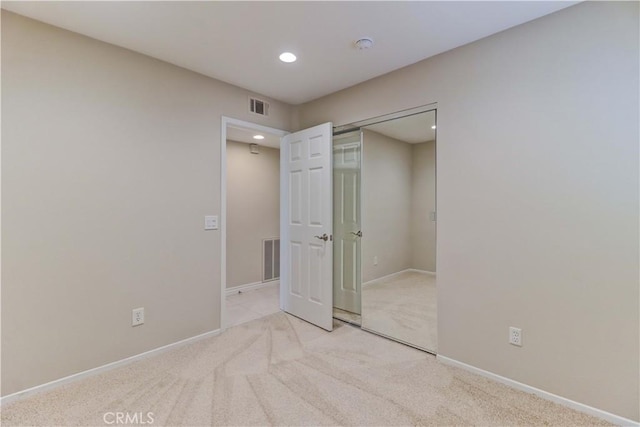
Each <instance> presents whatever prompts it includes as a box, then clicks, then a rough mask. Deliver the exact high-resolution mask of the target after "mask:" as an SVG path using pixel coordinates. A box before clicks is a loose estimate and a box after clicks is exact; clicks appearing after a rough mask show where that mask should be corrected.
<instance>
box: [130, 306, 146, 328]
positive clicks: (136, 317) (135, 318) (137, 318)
mask: <svg viewBox="0 0 640 427" xmlns="http://www.w3.org/2000/svg"><path fill="white" fill-rule="evenodd" d="M143 323H144V307H140V308H134V309H133V311H132V312H131V326H138V325H142V324H143Z"/></svg>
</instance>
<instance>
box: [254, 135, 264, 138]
mask: <svg viewBox="0 0 640 427" xmlns="http://www.w3.org/2000/svg"><path fill="white" fill-rule="evenodd" d="M253 139H264V136H263V135H253Z"/></svg>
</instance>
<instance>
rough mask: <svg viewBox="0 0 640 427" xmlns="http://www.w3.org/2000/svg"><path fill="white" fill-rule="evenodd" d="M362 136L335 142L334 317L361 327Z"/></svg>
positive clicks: (337, 138)
mask: <svg viewBox="0 0 640 427" xmlns="http://www.w3.org/2000/svg"><path fill="white" fill-rule="evenodd" d="M361 158H362V140H361V132H360V131H359V130H358V131H355V132H350V133H347V134H344V135H339V136H335V137H334V138H333V235H334V243H333V260H334V261H333V306H334V307H333V317H335V318H338V319H340V320H344V321H346V322H349V323H355V324H358V325H359V324H360V304H361V297H360V285H361V282H362V280H361V277H360V274H361V269H360V261H361V255H360V249H361V239H360V238H361V236H362V232H361V230H360V195H361V193H360V177H361V173H360V167H361Z"/></svg>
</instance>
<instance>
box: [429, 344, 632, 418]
mask: <svg viewBox="0 0 640 427" xmlns="http://www.w3.org/2000/svg"><path fill="white" fill-rule="evenodd" d="M436 358H437V359H438V360H439V361H440V362H442V363H445V364H447V365H451V366H456V367H458V368H462V369H464V370H466V371H470V372H473V373H474V374H478V375H480V376H483V377H486V378H490V379H492V380H494V381H497V382H499V383H502V384H506V385H508V386H510V387H513V388H515V389H517V390H521V391H524V392H527V393H532V394H535V395H536V396H538V397H541V398H543V399H546V400H550V401H552V402H555V403H558V404H560V405H562V406H566V407H568V408H571V409H575V410H576V411H579V412H582V413H585V414H588V415H592V416H594V417H597V418H600V419H603V420H605V421H608V422H610V423H613V424H616V425H619V426H636V427H637V426H640V422H638V421H633V420H630V419H628V418H624V417H621V416H619V415H615V414H612V413H610V412H606V411H603V410H601V409H597V408H594V407H592V406H589V405H585V404H584V403H579V402H576V401H574V400H571V399H567V398H566V397H562V396H558V395H556V394H553V393H549V392H547V391H544V390H540V389H539V388H535V387H532V386H530V385H527V384H523V383H521V382H518V381H515V380H512V379H509V378H506V377H503V376H501V375H498V374H494V373H493V372H489V371H485V370H484V369H480V368H476V367H475V366H472V365H467V364H466V363H463V362H459V361H457V360H455V359H451V358H448V357H445V356H442V355H437V356H436Z"/></svg>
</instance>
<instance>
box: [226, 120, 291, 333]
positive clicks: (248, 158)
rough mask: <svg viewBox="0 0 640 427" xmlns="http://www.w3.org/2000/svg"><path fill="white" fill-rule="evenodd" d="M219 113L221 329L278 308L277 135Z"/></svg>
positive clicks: (278, 208) (278, 144)
mask: <svg viewBox="0 0 640 427" xmlns="http://www.w3.org/2000/svg"><path fill="white" fill-rule="evenodd" d="M286 134H287V132H285V131H282V130H279V129H273V128H269V127H265V126H261V125H257V124H254V123H249V122H244V121H240V120H236V119H231V118H226V117H223V120H222V139H221V142H222V143H221V164H222V176H221V183H222V192H221V196H222V206H221V231H222V233H221V254H222V257H221V262H222V265H221V278H222V280H221V310H220V316H221V319H220V325H221V329H226V328H228V327H231V326H235V325H238V324H241V323H245V322H248V321H250V320H254V319H257V318H260V317H263V316H267V315H270V314H273V313H276V312H278V311H279V310H280V303H279V288H280V286H279V285H280V283H279V277H280V271H281V267H282V266H281V263H280V138H281V137H282V136H284V135H286Z"/></svg>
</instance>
